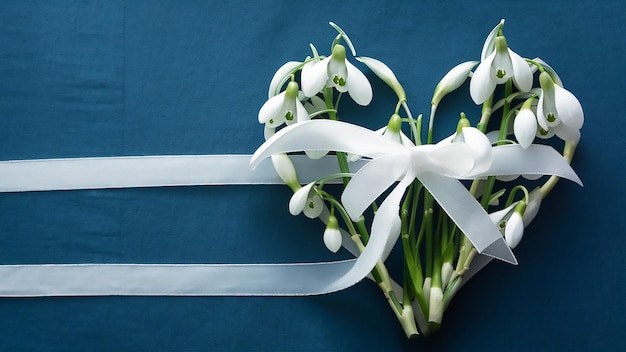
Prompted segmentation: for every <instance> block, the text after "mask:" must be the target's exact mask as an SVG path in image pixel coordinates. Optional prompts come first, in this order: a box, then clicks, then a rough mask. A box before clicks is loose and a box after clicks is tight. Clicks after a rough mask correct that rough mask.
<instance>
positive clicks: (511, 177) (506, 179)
mask: <svg viewBox="0 0 626 352" xmlns="http://www.w3.org/2000/svg"><path fill="white" fill-rule="evenodd" d="M518 177H519V175H498V176H496V180H498V181H502V182H511V181H513V180H516V179H517V178H518Z"/></svg>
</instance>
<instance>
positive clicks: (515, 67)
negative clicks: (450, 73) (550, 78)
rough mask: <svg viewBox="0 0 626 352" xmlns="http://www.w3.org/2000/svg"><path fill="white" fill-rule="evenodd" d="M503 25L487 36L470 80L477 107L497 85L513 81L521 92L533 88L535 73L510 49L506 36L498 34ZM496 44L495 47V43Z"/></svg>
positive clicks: (501, 23)
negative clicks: (479, 60)
mask: <svg viewBox="0 0 626 352" xmlns="http://www.w3.org/2000/svg"><path fill="white" fill-rule="evenodd" d="M503 24H504V21H502V22H500V24H498V26H496V27H495V28H494V29H493V30H492V31H491V33H490V35H489V36H488V37H487V40H486V41H485V45H484V47H483V57H482V58H481V62H480V64H479V65H478V67H477V68H476V71H474V74H473V76H472V79H471V80H470V95H471V97H472V99H473V100H474V102H475V103H476V104H482V103H484V102H485V101H486V100H487V99H488V98H489V97H490V96H491V95H492V94H493V91H494V90H495V88H496V86H497V85H498V84H502V83H505V82H506V81H507V80H509V79H510V78H511V79H513V83H514V84H515V86H516V87H517V89H519V90H520V91H523V92H527V91H529V90H530V89H531V88H532V83H533V73H532V70H531V69H530V66H529V65H528V63H527V62H526V60H524V59H523V58H522V57H521V56H519V55H518V54H517V53H515V52H514V51H513V50H511V49H510V48H509V47H508V44H507V42H506V39H505V38H504V36H502V35H499V33H498V32H499V31H500V30H501V26H502V25H503ZM492 43H493V44H492Z"/></svg>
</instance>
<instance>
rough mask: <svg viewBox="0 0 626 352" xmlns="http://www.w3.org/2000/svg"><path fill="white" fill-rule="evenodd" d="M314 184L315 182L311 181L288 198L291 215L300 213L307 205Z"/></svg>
mask: <svg viewBox="0 0 626 352" xmlns="http://www.w3.org/2000/svg"><path fill="white" fill-rule="evenodd" d="M313 185H315V182H311V183H309V184H308V185H306V186H304V187H302V188H300V189H299V190H297V191H296V192H294V194H293V195H292V196H291V199H290V200H289V212H290V213H291V215H294V216H295V215H298V214H300V213H301V212H302V211H303V210H304V208H305V207H306V206H307V203H308V200H309V193H311V189H312V188H313Z"/></svg>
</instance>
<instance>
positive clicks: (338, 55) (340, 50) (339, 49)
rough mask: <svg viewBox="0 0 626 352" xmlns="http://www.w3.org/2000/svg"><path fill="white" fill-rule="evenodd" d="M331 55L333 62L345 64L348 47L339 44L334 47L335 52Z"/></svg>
mask: <svg viewBox="0 0 626 352" xmlns="http://www.w3.org/2000/svg"><path fill="white" fill-rule="evenodd" d="M330 55H331V57H332V59H333V60H336V61H339V62H344V61H345V60H346V47H345V46H343V45H341V44H337V45H335V46H334V47H333V52H332V53H331V54H330Z"/></svg>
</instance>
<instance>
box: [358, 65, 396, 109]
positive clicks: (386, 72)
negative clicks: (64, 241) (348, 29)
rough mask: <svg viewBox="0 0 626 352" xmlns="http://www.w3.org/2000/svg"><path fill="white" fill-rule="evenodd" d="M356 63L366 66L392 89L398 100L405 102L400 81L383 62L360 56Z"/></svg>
mask: <svg viewBox="0 0 626 352" xmlns="http://www.w3.org/2000/svg"><path fill="white" fill-rule="evenodd" d="M356 59H357V60H358V61H360V62H362V63H364V64H365V66H367V67H368V68H369V69H370V70H372V72H374V74H375V75H376V76H378V78H380V79H381V80H382V81H383V82H385V83H387V85H388V86H389V87H390V88H391V89H393V91H394V92H395V93H396V95H397V96H398V100H406V92H405V90H404V87H402V84H400V81H399V80H398V78H397V77H396V75H395V74H394V73H393V71H392V70H391V69H390V68H389V66H387V65H386V64H385V63H384V62H382V61H380V60H377V59H374V58H371V57H366V56H361V57H357V58H356Z"/></svg>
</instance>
